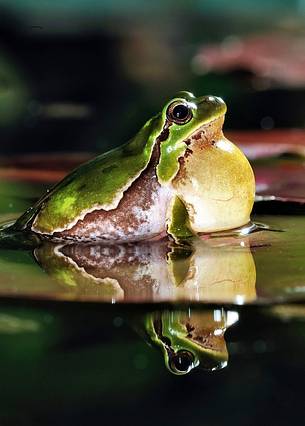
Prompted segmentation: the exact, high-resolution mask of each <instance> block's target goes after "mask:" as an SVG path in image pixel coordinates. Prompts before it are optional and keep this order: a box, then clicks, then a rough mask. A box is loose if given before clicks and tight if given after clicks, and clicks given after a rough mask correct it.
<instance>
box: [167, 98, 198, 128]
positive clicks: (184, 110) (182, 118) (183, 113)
mask: <svg viewBox="0 0 305 426" xmlns="http://www.w3.org/2000/svg"><path fill="white" fill-rule="evenodd" d="M166 114H167V118H168V119H169V120H170V121H173V122H174V123H176V124H185V123H187V122H188V121H190V119H191V118H192V116H193V115H192V110H191V108H190V107H189V106H188V105H187V104H186V103H183V102H181V101H179V102H173V103H172V104H171V105H170V106H169V107H168V108H167V113H166Z"/></svg>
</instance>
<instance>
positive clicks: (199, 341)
mask: <svg viewBox="0 0 305 426" xmlns="http://www.w3.org/2000/svg"><path fill="white" fill-rule="evenodd" d="M236 321H238V313H237V312H235V311H225V310H224V309H208V310H204V311H203V310H201V311H197V312H196V311H194V312H192V311H191V310H188V311H159V312H154V313H150V314H146V316H145V319H144V329H145V336H146V339H147V340H148V342H149V343H151V344H153V345H154V346H157V347H159V348H160V349H161V351H162V353H163V356H164V360H165V365H166V367H167V368H168V369H169V371H171V372H172V373H174V374H178V375H181V374H187V373H189V372H190V371H191V370H192V369H193V368H195V367H201V368H203V369H205V370H209V371H214V370H219V369H221V368H224V367H226V366H227V363H228V357H229V356H228V351H227V347H226V342H225V339H224V333H225V331H226V329H227V328H228V327H230V326H231V325H232V324H234V323H235V322H236Z"/></svg>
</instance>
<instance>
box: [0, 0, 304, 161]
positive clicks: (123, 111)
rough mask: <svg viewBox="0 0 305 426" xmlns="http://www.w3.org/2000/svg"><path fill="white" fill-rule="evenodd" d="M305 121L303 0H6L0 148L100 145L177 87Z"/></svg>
mask: <svg viewBox="0 0 305 426" xmlns="http://www.w3.org/2000/svg"><path fill="white" fill-rule="evenodd" d="M181 89H186V90H191V91H194V92H195V94H198V95H199V94H208V93H211V94H214V95H219V96H222V97H223V98H224V99H225V100H226V102H227V103H228V106H229V111H228V114H227V120H226V128H227V129H263V130H264V131H269V130H271V129H273V128H287V127H304V125H305V102H304V95H305V2H304V1H302V0H278V1H276V0H266V1H262V0H256V1H251V0H236V1H234V2H227V1H225V0H214V1H205V0H189V1H182V0H167V1H161V0H156V1H153V2H148V1H142V2H141V1H135V0H124V1H123V0H119V1H111V0H101V1H98V0H65V1H63V0H61V1H59V0H39V1H38V0H0V141H1V142H0V154H16V153H31V152H45V151H72V150H73V151H74V150H75V151H97V152H100V151H104V150H106V149H108V148H110V147H112V146H115V145H120V144H121V143H123V142H125V141H126V140H127V139H128V138H129V137H131V136H133V134H134V133H135V132H136V131H137V130H138V128H139V127H140V126H141V125H142V124H143V123H144V122H145V121H146V119H148V118H150V116H152V115H153V114H154V113H156V112H157V111H159V110H160V108H161V107H162V104H163V102H164V101H165V100H166V99H167V98H169V97H171V96H172V95H173V94H174V93H175V92H176V91H178V90H181Z"/></svg>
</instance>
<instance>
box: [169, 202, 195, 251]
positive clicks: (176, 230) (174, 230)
mask: <svg viewBox="0 0 305 426" xmlns="http://www.w3.org/2000/svg"><path fill="white" fill-rule="evenodd" d="M167 233H168V234H169V235H171V236H172V237H173V239H174V240H175V242H177V243H179V242H181V241H183V240H185V239H187V238H190V237H192V236H193V235H194V234H193V232H192V231H191V225H190V221H189V215H188V212H187V209H186V207H185V205H184V204H183V202H182V201H181V200H180V198H179V197H178V196H174V197H173V199H172V202H171V204H170V206H169V209H168V212H167Z"/></svg>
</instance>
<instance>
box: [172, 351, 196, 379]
mask: <svg viewBox="0 0 305 426" xmlns="http://www.w3.org/2000/svg"><path fill="white" fill-rule="evenodd" d="M193 367H194V356H193V354H192V353H191V352H189V351H183V350H182V351H178V352H176V353H174V354H172V356H171V358H170V368H171V370H172V371H173V373H176V374H179V373H180V374H183V373H188V372H189V371H190V370H191V369H192V368H193Z"/></svg>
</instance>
